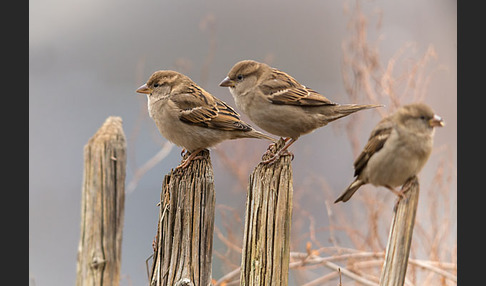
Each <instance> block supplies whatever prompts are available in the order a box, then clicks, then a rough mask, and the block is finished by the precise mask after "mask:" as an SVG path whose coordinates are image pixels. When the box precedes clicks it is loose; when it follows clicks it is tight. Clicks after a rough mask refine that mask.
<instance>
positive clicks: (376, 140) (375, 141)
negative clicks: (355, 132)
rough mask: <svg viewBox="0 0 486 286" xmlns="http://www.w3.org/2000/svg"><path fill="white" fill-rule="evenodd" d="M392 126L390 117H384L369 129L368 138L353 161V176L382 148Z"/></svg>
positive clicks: (359, 172)
mask: <svg viewBox="0 0 486 286" xmlns="http://www.w3.org/2000/svg"><path fill="white" fill-rule="evenodd" d="M392 128H393V122H392V121H391V120H390V118H384V119H382V120H381V121H380V122H379V123H378V124H377V125H376V127H375V128H374V129H373V130H372V131H371V135H370V138H369V139H368V142H367V143H366V145H365V146H364V148H363V151H361V154H359V156H358V158H356V160H355V161H354V176H358V175H359V174H361V172H362V171H363V169H364V167H366V164H368V161H369V160H370V158H371V157H372V156H373V154H375V153H376V152H378V151H379V150H380V149H381V148H383V145H385V142H386V140H388V137H390V134H391V132H392Z"/></svg>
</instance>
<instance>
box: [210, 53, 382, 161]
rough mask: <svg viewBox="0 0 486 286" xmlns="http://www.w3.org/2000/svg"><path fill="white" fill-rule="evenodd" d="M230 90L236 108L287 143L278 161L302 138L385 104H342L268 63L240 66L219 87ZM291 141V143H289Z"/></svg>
mask: <svg viewBox="0 0 486 286" xmlns="http://www.w3.org/2000/svg"><path fill="white" fill-rule="evenodd" d="M219 85H220V86H223V87H229V90H230V92H231V94H232V95H233V98H234V100H235V103H236V106H237V107H238V108H239V109H240V110H241V111H243V112H244V113H245V114H246V115H247V116H248V117H249V118H250V120H251V121H252V122H253V123H255V124H256V125H257V126H259V127H260V128H262V129H263V130H265V131H267V132H269V133H271V134H274V135H278V136H280V137H284V138H285V139H284V140H285V141H286V142H287V141H288V142H287V143H286V144H285V146H284V147H283V148H282V149H281V150H280V151H279V152H278V153H277V154H275V156H273V157H272V158H270V159H269V160H267V161H265V162H266V163H270V162H273V161H274V160H276V159H277V158H278V157H279V156H280V155H281V154H283V152H288V151H286V150H287V148H288V147H289V146H290V145H292V144H293V143H294V142H295V141H296V140H297V139H298V138H299V137H300V136H302V135H304V134H307V133H310V132H312V131H314V130H315V129H317V128H319V127H322V126H325V125H327V124H328V123H329V122H331V121H334V120H336V119H339V118H342V117H345V116H347V115H350V114H351V113H354V112H356V111H359V110H362V109H368V108H375V107H380V106H382V105H375V104H368V105H359V104H343V105H341V104H338V103H335V102H332V101H331V100H329V99H328V98H326V97H325V96H323V95H321V94H319V93H318V92H316V91H314V90H312V89H310V88H308V87H305V86H304V85H302V84H300V83H299V82H297V81H296V80H295V79H294V78H293V77H291V76H290V75H288V74H286V73H284V72H282V71H279V70H278V69H276V68H272V67H270V66H268V65H267V64H264V63H259V62H256V61H253V60H245V61H240V62H238V63H236V64H235V65H234V66H233V68H231V70H230V71H229V73H228V76H227V77H226V78H225V79H224V80H223V81H222V82H221V83H220V84H219ZM289 139H290V141H289Z"/></svg>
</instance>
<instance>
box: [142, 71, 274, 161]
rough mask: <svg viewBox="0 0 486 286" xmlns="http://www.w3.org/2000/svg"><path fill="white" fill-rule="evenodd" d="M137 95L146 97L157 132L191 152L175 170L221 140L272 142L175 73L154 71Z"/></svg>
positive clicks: (219, 101) (190, 81) (229, 108)
mask: <svg viewBox="0 0 486 286" xmlns="http://www.w3.org/2000/svg"><path fill="white" fill-rule="evenodd" d="M137 92H138V93H144V94H146V95H147V99H148V111H149V115H150V117H151V118H152V119H153V120H154V122H155V124H156V125H157V128H158V129H159V131H160V133H161V134H162V135H163V136H164V137H165V138H166V139H167V140H169V141H171V142H172V143H174V144H176V145H178V146H180V147H183V148H184V149H186V150H187V151H188V152H190V153H191V155H190V156H189V158H188V159H187V160H186V161H185V162H183V163H182V164H181V165H180V166H178V168H184V167H187V165H188V164H189V162H190V161H191V160H193V159H194V158H195V157H196V155H197V153H199V152H200V151H201V150H203V149H206V148H210V147H213V146H215V145H217V144H218V143H220V142H222V141H224V140H231V139H238V138H259V139H267V140H270V141H272V142H274V141H275V139H273V138H272V137H270V136H268V135H266V134H264V133H261V132H259V131H257V130H255V129H253V128H252V127H251V126H250V125H249V124H247V123H245V122H243V121H242V120H241V119H240V117H239V114H238V113H237V112H236V111H235V110H234V109H233V108H231V107H230V106H229V105H227V104H226V103H225V102H223V101H222V100H220V99H218V98H216V97H214V96H213V95H211V94H210V93H209V92H207V91H205V90H204V89H203V88H201V87H200V86H198V85H197V84H196V83H195V82H193V81H192V80H191V79H190V78H189V77H187V76H185V75H183V74H181V73H178V72H176V71H171V70H160V71H156V72H154V73H153V74H152V75H151V76H150V78H149V79H148V81H147V83H145V84H144V85H142V86H140V87H139V88H138V89H137Z"/></svg>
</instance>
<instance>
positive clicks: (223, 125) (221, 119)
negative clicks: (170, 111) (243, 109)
mask: <svg viewBox="0 0 486 286" xmlns="http://www.w3.org/2000/svg"><path fill="white" fill-rule="evenodd" d="M171 100H172V101H173V102H174V103H175V104H176V105H177V106H178V107H179V109H180V110H181V113H180V116H179V118H180V120H181V121H183V122H185V123H188V124H194V125H198V126H202V127H207V128H213V129H220V130H230V131H231V130H235V131H236V130H240V131H249V130H252V127H251V126H250V125H248V124H246V123H245V122H243V121H241V120H240V118H239V114H238V113H237V112H236V111H235V110H234V109H233V108H231V107H230V106H229V105H227V104H226V103H225V102H223V101H221V100H220V99H218V98H215V97H214V96H212V95H211V94H210V93H208V92H207V91H205V90H204V89H202V88H200V87H198V86H196V85H191V86H189V87H188V89H187V90H184V92H182V93H179V94H176V95H174V96H172V97H171Z"/></svg>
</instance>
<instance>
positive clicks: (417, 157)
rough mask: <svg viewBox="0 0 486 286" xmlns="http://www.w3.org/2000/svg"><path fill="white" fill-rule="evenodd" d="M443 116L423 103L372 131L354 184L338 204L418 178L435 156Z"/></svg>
mask: <svg viewBox="0 0 486 286" xmlns="http://www.w3.org/2000/svg"><path fill="white" fill-rule="evenodd" d="M444 125H445V124H444V121H443V120H442V118H440V116H438V115H436V114H435V113H434V111H433V110H432V109H431V108H430V107H429V106H427V105H426V104H423V103H414V104H409V105H404V106H402V107H400V108H399V109H398V110H397V111H396V112H395V113H393V114H392V115H390V116H388V117H385V118H383V119H382V120H381V121H380V122H378V124H377V125H376V127H375V128H374V129H373V130H372V131H371V135H370V137H369V139H368V143H366V145H365V146H364V148H363V151H362V152H361V154H359V156H358V158H356V160H355V161H354V170H355V171H354V176H355V177H356V178H355V179H354V181H353V182H352V183H351V184H350V185H349V187H348V188H347V189H346V191H344V193H343V194H342V195H341V196H340V197H339V198H338V199H337V200H336V201H335V202H334V203H337V202H340V201H343V202H346V201H347V200H349V199H350V198H351V196H353V194H354V193H355V192H356V191H357V190H358V189H359V187H361V186H362V185H364V184H372V185H374V186H383V187H386V188H387V189H389V190H391V191H392V192H394V193H395V194H397V195H399V196H400V197H402V196H403V193H402V192H398V191H396V190H395V189H394V188H395V187H398V186H401V185H403V184H404V183H405V182H406V181H407V180H408V179H409V178H411V177H412V176H415V175H417V174H418V173H419V172H420V170H421V169H422V167H423V166H424V165H425V163H426V162H427V160H428V159H429V156H430V153H431V152H432V145H433V138H434V127H441V126H444Z"/></svg>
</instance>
